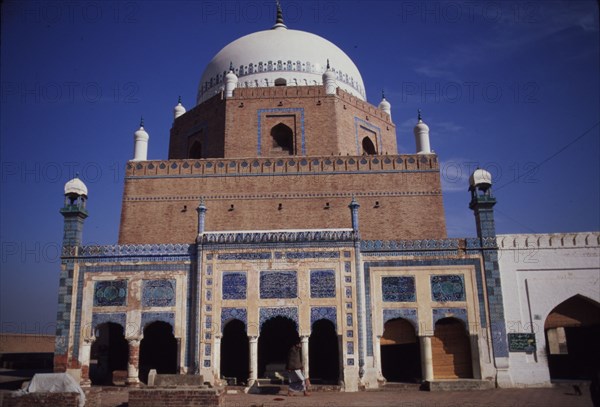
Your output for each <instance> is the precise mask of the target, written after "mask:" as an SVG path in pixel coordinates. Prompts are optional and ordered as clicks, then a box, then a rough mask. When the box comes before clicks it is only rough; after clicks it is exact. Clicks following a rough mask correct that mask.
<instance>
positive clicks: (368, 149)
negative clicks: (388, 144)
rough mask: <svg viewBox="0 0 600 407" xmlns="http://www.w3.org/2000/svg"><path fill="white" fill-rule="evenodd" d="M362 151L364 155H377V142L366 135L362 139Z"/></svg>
mask: <svg viewBox="0 0 600 407" xmlns="http://www.w3.org/2000/svg"><path fill="white" fill-rule="evenodd" d="M362 153H363V155H375V154H377V150H376V149H375V144H373V142H372V141H371V139H370V138H369V137H365V138H363V139H362Z"/></svg>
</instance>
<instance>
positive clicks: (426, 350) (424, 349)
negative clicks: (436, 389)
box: [419, 336, 433, 382]
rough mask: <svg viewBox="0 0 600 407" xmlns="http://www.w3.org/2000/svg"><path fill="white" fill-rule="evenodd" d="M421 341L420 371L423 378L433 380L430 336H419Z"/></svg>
mask: <svg viewBox="0 0 600 407" xmlns="http://www.w3.org/2000/svg"><path fill="white" fill-rule="evenodd" d="M419 340H420V341H421V371H422V373H423V380H425V381H428V382H430V381H432V380H433V355H432V353H431V336H419Z"/></svg>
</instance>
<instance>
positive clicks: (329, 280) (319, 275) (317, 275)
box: [310, 270, 335, 298]
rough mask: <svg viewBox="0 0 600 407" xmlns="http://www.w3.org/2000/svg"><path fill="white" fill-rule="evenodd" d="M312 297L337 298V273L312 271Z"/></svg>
mask: <svg viewBox="0 0 600 407" xmlns="http://www.w3.org/2000/svg"><path fill="white" fill-rule="evenodd" d="M310 297H311V298H335V272H334V271H333V270H311V272H310Z"/></svg>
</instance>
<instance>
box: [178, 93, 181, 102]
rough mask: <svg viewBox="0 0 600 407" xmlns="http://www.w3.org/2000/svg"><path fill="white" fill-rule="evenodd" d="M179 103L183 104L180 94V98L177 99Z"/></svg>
mask: <svg viewBox="0 0 600 407" xmlns="http://www.w3.org/2000/svg"><path fill="white" fill-rule="evenodd" d="M177 103H179V104H181V95H180V96H179V98H178V99H177Z"/></svg>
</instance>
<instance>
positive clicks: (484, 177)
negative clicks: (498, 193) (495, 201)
mask: <svg viewBox="0 0 600 407" xmlns="http://www.w3.org/2000/svg"><path fill="white" fill-rule="evenodd" d="M469 185H471V186H472V187H477V186H482V185H485V186H490V185H492V174H490V173H489V172H487V171H486V170H483V169H481V168H478V169H476V170H475V172H473V174H472V175H471V176H470V177H469Z"/></svg>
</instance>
